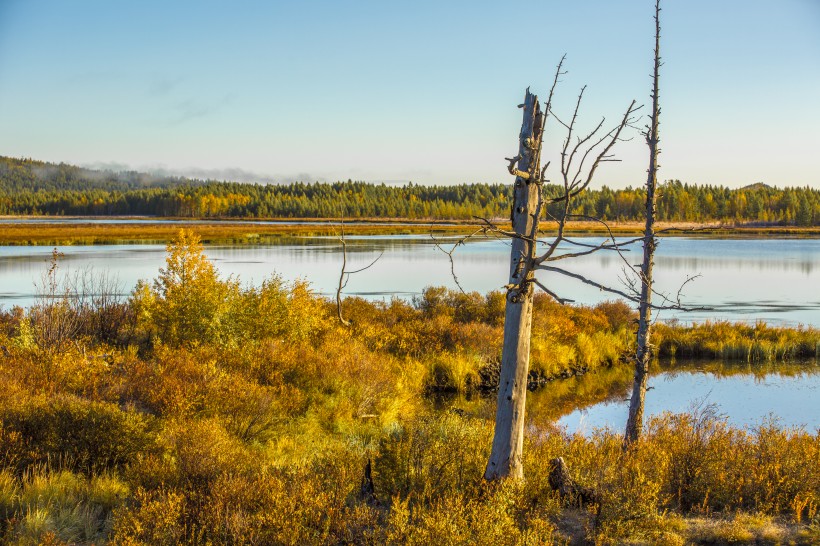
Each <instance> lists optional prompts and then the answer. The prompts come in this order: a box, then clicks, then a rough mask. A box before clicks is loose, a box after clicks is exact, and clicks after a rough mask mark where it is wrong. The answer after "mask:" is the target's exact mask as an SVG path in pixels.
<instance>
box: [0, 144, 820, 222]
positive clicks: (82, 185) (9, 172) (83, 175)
mask: <svg viewBox="0 0 820 546" xmlns="http://www.w3.org/2000/svg"><path fill="white" fill-rule="evenodd" d="M783 183H784V184H787V183H788V182H787V181H783ZM550 191H553V192H554V193H555V194H556V195H558V194H559V192H560V189H559V188H558V187H557V186H556V187H555V188H550V187H549V186H548V187H547V195H549V192H550ZM659 194H660V196H659V199H658V220H659V221H665V222H698V223H707V222H724V223H737V224H758V225H784V226H818V225H820V190H817V189H813V188H809V187H804V188H797V187H785V188H775V187H771V186H768V185H766V184H762V183H758V184H753V185H751V186H746V187H744V188H740V189H730V188H728V187H724V186H709V185H706V186H701V185H695V184H688V183H683V182H681V181H679V180H672V181H667V182H665V183H664V184H662V185H661V187H660V188H659ZM510 196H511V188H510V186H509V184H489V183H476V184H458V185H452V186H422V185H416V184H413V183H412V182H411V183H408V184H406V185H404V186H389V185H385V184H378V185H376V184H369V183H366V182H356V181H352V180H348V181H346V182H334V183H319V182H314V183H310V182H297V183H292V184H281V185H280V184H267V185H262V184H251V183H238V182H227V181H216V180H196V179H189V178H182V177H156V176H152V175H149V174H145V173H138V172H134V171H127V172H112V171H97V170H91V169H85V168H81V167H77V166H74V165H68V164H64V163H60V164H54V163H47V162H42V161H35V160H32V159H15V158H10V157H0V215H69V216H74V215H77V216H86V215H88V216H116V215H149V216H164V217H190V218H341V217H345V218H406V219H435V220H466V219H470V218H472V217H474V216H479V217H484V218H506V217H508V216H509V210H510ZM645 200H646V196H645V192H644V190H643V189H641V188H638V189H634V188H632V187H627V188H626V189H617V190H615V189H610V188H607V187H606V186H604V187H602V188H601V189H600V190H591V191H588V192H585V193H584V194H583V195H580V196H578V197H577V198H576V199H575V201H574V203H573V209H572V211H571V212H572V214H575V215H579V216H581V217H583V216H595V217H598V218H601V219H604V220H609V221H641V220H642V214H643V212H642V211H643V206H644V202H645ZM556 206H557V205H556ZM548 213H549V214H552V215H553V216H554V215H557V214H560V210H559V209H557V208H556V209H555V210H548Z"/></svg>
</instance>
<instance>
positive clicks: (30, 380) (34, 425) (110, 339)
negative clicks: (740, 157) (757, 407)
mask: <svg viewBox="0 0 820 546" xmlns="http://www.w3.org/2000/svg"><path fill="white" fill-rule="evenodd" d="M188 245H189V246H188V247H187V248H171V249H170V250H171V253H170V255H169V262H168V264H167V266H166V268H165V270H164V271H163V273H162V275H161V279H160V280H161V281H162V282H160V283H157V284H156V285H142V286H140V287H138V288H137V289H136V290H135V291H134V293H133V295H132V297H131V299H130V300H129V301H128V302H127V303H125V304H123V305H124V307H123V308H117V313H116V315H111V314H110V313H111V312H112V310H111V309H109V308H103V307H95V306H93V305H92V306H89V307H81V308H74V307H70V306H69V307H68V308H67V309H66V312H67V313H74V314H75V316H74V318H75V319H76V321H74V322H73V323H72V324H76V326H77V327H76V328H75V329H73V330H71V331H61V332H55V331H54V330H53V329H49V326H50V325H48V324H44V323H43V322H44V321H48V320H51V319H50V317H52V318H53V317H54V316H55V315H54V314H53V313H46V312H42V311H43V310H42V309H39V310H38V309H30V310H22V309H19V310H16V311H14V312H9V313H2V314H0V345H2V346H3V347H4V350H3V353H2V356H1V357H0V542H2V543H4V544H19V545H25V544H53V545H57V544H59V545H65V544H103V543H114V544H128V545H137V544H482V543H492V544H568V543H574V544H581V543H597V544H686V543H696V544H697V543H704V544H705V543H712V544H714V543H718V544H719V543H727V544H729V543H733V544H737V543H744V541H745V542H746V543H766V541H775V542H776V541H778V540H779V541H781V542H783V543H788V542H789V541H791V542H793V543H795V544H801V543H802V544H810V543H812V541H815V542H816V541H817V540H818V529H820V519H819V518H818V508H817V507H818V504H820V436H818V433H817V431H806V430H802V429H788V428H781V427H778V426H776V425H774V424H772V423H761V424H760V425H759V426H758V427H755V428H752V429H738V428H734V427H732V426H730V425H729V424H728V423H727V422H726V421H725V420H722V419H721V418H719V417H717V416H716V415H715V413H714V412H710V411H700V412H694V413H683V414H674V415H672V414H665V415H661V416H658V417H655V418H652V419H650V420H649V422H648V423H647V426H646V433H645V434H644V435H643V437H642V439H641V440H640V441H639V442H638V444H637V445H636V446H635V447H634V449H630V450H626V451H624V450H623V449H622V438H621V437H620V435H618V434H615V433H612V432H607V431H597V432H595V433H594V434H592V435H590V436H583V435H578V434H576V435H568V434H566V433H565V432H564V431H562V430H560V429H558V428H556V427H555V425H554V424H553V419H554V418H555V412H556V411H562V409H564V408H568V407H570V406H573V405H577V404H583V403H586V402H587V401H589V402H591V401H595V400H598V399H600V398H601V397H605V396H607V395H608V394H609V393H610V392H611V389H612V388H613V387H612V385H613V384H620V383H621V382H623V381H626V382H628V381H629V377H630V375H631V373H630V370H629V367H628V366H625V365H623V363H621V360H620V359H621V356H622V355H623V354H628V352H629V351H630V339H631V336H632V327H633V326H632V325H633V318H634V315H633V313H632V312H631V311H630V310H629V308H628V307H627V306H625V305H624V304H618V303H606V304H602V305H599V306H596V307H592V308H590V307H571V306H560V305H558V304H555V303H554V302H551V301H550V300H549V299H547V298H546V297H543V296H539V297H538V298H537V299H536V302H535V305H534V314H535V316H536V318H537V321H536V323H537V327H536V328H535V329H534V331H533V346H532V347H533V348H532V360H533V368H534V377H535V378H550V379H552V380H551V381H549V389H548V390H549V391H550V392H551V398H550V399H548V400H547V399H545V398H542V400H541V401H540V402H536V403H535V404H534V405H531V411H530V413H529V419H528V425H527V427H528V428H527V436H526V439H525V450H524V467H525V472H526V476H527V479H526V480H525V481H523V482H505V483H486V482H484V480H483V479H482V477H481V476H482V474H483V470H484V465H485V464H486V460H487V457H488V453H489V449H490V443H491V438H492V415H488V413H490V411H491V410H488V409H487V408H488V407H489V406H488V405H487V404H479V403H474V400H475V398H476V397H477V392H476V390H477V385H478V384H480V383H482V382H485V381H487V377H489V376H491V375H492V370H493V368H494V364H495V363H497V360H498V356H499V354H500V339H501V332H502V324H501V319H502V316H503V315H502V310H503V304H504V298H503V296H502V295H501V294H498V293H490V294H487V295H480V294H475V293H474V294H462V293H460V292H453V291H447V290H445V289H442V288H431V289H428V290H426V291H425V292H424V294H423V295H422V296H420V297H419V298H417V300H416V301H414V302H409V303H408V302H403V301H399V300H394V301H391V302H389V303H372V302H367V301H364V300H361V299H356V298H350V299H348V300H346V302H345V313H346V316H347V318H348V319H350V320H352V321H353V324H354V327H353V328H346V327H343V326H342V325H341V324H340V323H339V322H338V321H337V320H335V319H334V305H333V304H332V303H331V302H329V301H327V300H324V299H322V298H320V297H317V296H315V295H313V294H311V292H310V291H309V289H308V287H307V286H306V285H305V284H304V283H294V284H288V283H284V282H282V281H281V280H279V279H276V278H272V279H269V280H268V282H267V283H266V284H265V285H264V286H263V287H261V288H242V287H241V286H239V285H238V284H235V283H234V281H232V280H228V281H223V280H219V279H218V277H217V276H216V274H215V271H214V270H213V268H211V267H208V264H207V263H205V260H204V257H203V256H202V255H201V252H199V253H198V252H197V248H196V243H195V241H189V242H188ZM182 262H184V263H182ZM183 266H184V267H183ZM183 270H184V271H185V272H186V274H187V276H185V277H184V278H182V277H180V276H179V275H178V273H180V272H181V271H183ZM191 272H194V273H191ZM182 282H184V283H185V289H184V290H182V289H180V286H181V283H182ZM109 316H116V317H118V318H117V320H116V321H115V324H114V326H115V327H113V328H111V326H112V325H111V324H107V321H106V320H101V318H102V317H109ZM51 326H53V325H51ZM669 328H670V329H669V331H663V334H664V335H666V336H667V338H668V339H673V338H672V336H673V335H677V336H678V337H675V338H674V339H678V340H680V341H679V343H680V344H679V345H678V347H684V346H685V345H684V342H686V343H689V342H691V343H695V342H697V343H700V344H704V345H705V344H706V342H707V341H708V336H709V335H717V334H718V333H720V335H726V336H729V335H734V333H737V335H738V338H739V339H742V338H744V336H747V335H749V332H750V330H748V328H749V327H747V326H743V325H735V326H732V325H723V324H721V325H719V327H718V326H714V325H713V326H710V327H709V328H706V329H702V330H694V331H693V332H694V333H693V332H689V331H682V332H678V333H676V331H675V329H674V327H669ZM751 328H752V330H751V331H752V332H757V334H756V335H758V339H765V340H777V339H781V338H782V339H784V340H786V341H784V342H783V343H784V344H785V343H787V342H788V340H792V339H798V340H801V339H804V338H806V339H808V338H811V336H812V335H816V332H814V331H809V330H806V329H803V330H801V331H799V332H797V333H792V334H788V335H787V332H785V331H783V330H782V329H770V328H768V327H763V326H762V325H760V326H756V327H751ZM44 332H50V333H49V335H48V336H46V335H44ZM55 336H56V337H55ZM60 336H64V337H67V339H60ZM778 336H780V337H778ZM686 340H690V341H686ZM691 340H695V341H691ZM772 343H774V341H772ZM693 346H694V345H693ZM678 354H679V355H680V354H681V352H679V353H678ZM725 354H726V355H728V356H732V355H734V354H736V353H735V352H731V351H730V352H726V353H725ZM737 354H741V353H737ZM768 354H771V355H775V356H777V355H780V356H781V357H782V356H783V355H787V356H788V357H789V358H791V356H790V355H792V354H793V352H788V351H785V352H783V351H781V352H778V351H772V352H770V353H768ZM770 365H771V364H763V363H755V364H748V363H747V364H744V366H745V367H747V368H748V367H752V366H755V367H761V368H762V367H764V366H770ZM710 366H714V367H715V368H716V369H718V368H720V367H721V366H724V367H725V368H722V369H725V371H724V372H723V373H731V370H733V369H737V368H740V366H734V367H733V366H729V365H725V364H712V365H710ZM789 366H790V365H786V369H791V368H789ZM588 372H593V373H589V377H588V378H587V379H590V380H592V381H582V380H581V379H579V378H578V374H582V373H588ZM488 374H489V376H488ZM564 376H571V377H573V378H572V379H569V380H562V379H556V378H561V377H564ZM443 390H446V391H450V392H456V393H458V394H457V395H458V396H460V397H461V398H459V399H458V401H457V402H455V403H454V404H452V406H453V408H452V410H446V411H443V410H442V409H441V408H438V409H436V408H434V407H433V408H431V406H433V404H431V403H430V396H429V393H430V392H438V391H443ZM471 397H472V399H471ZM559 456H560V457H563V458H564V459H565V460H566V461H567V463H568V465H569V468H570V471H571V473H572V475H573V478H574V479H575V480H577V481H578V482H579V483H580V484H582V485H584V486H587V487H591V488H593V489H594V490H595V491H596V492H597V494H598V499H597V501H596V502H594V503H593V504H591V505H585V506H580V507H579V506H578V505H577V503H574V502H571V501H568V500H564V499H561V498H559V497H558V495H557V494H556V493H555V492H554V491H553V490H552V488H551V487H550V485H549V480H548V476H549V473H550V470H551V463H550V461H551V460H552V459H553V458H555V457H559ZM368 463H369V465H370V468H371V469H372V480H373V485H374V494H373V495H370V494H363V493H362V487H361V485H362V482H363V478H364V475H365V472H364V469H365V467H366V465H368Z"/></svg>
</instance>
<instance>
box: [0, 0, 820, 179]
mask: <svg viewBox="0 0 820 546" xmlns="http://www.w3.org/2000/svg"><path fill="white" fill-rule="evenodd" d="M663 8H664V11H663V12H662V24H663V36H662V56H663V58H664V61H665V63H666V64H665V65H664V66H663V68H662V81H661V101H662V107H663V112H662V125H661V138H662V150H663V153H662V156H661V176H662V178H664V179H669V178H678V179H681V180H684V181H687V182H693V183H709V184H725V185H729V186H732V187H736V186H741V185H745V184H750V183H753V182H758V181H763V182H766V183H769V184H774V185H779V186H783V185H811V186H814V187H820V176H818V170H820V169H819V168H818V162H817V160H816V157H817V156H818V155H820V136H818V128H820V104H819V101H820V0H780V1H773V0H768V1H765V2H764V1H762V0H686V1H683V0H665V1H664V4H663ZM651 15H652V0H623V1H612V0H578V1H566V0H562V1H556V0H541V1H538V2H531V3H526V2H522V3H515V4H514V3H510V2H500V1H498V2H488V1H481V0H469V1H444V0H439V1H426V0H413V1H391V2H385V1H379V2H371V1H366V2H365V1H362V2H343V1H322V0H303V1H291V2H283V1H271V2H261V1H257V2H252V1H238V2H225V1H202V0H200V1H196V2H194V1H167V0H165V1H161V2H160V1H154V0H142V1H139V2H115V1H110V0H105V1H102V0H101V1H87V0H73V1H70V2H67V1H57V0H51V1H46V0H42V1H41V0H0V155H10V156H17V157H19V156H25V157H34V158H37V159H43V160H48V161H65V162H70V163H77V164H83V165H92V166H95V165H96V166H108V167H111V168H115V169H120V168H125V167H128V168H136V169H139V170H155V171H156V170H165V171H170V172H174V173H180V174H188V175H198V176H212V177H217V178H226V177H227V178H231V179H245V180H277V181H285V180H292V179H304V180H317V179H318V180H338V179H347V178H353V179H360V180H369V181H379V180H398V181H407V180H412V181H414V182H419V183H438V184H448V183H462V182H509V181H510V180H509V178H510V177H509V175H507V173H506V169H505V163H504V161H503V157H504V156H505V155H506V156H509V155H512V154H514V152H515V151H516V147H517V143H516V139H517V135H518V128H519V124H520V111H519V110H517V109H516V105H517V104H518V103H519V102H521V98H522V96H523V91H524V88H525V87H527V86H528V85H529V86H532V88H533V90H534V91H535V92H538V93H541V94H542V95H544V94H545V93H546V91H547V89H548V85H549V82H550V80H551V77H552V71H553V69H554V66H555V64H556V63H557V61H558V60H559V59H560V57H561V55H562V54H564V53H566V54H567V65H566V66H567V68H568V69H569V74H567V76H566V77H565V78H564V81H563V84H562V85H561V87H560V88H559V100H558V104H557V106H558V109H559V111H561V110H563V111H566V108H567V107H569V106H570V104H571V102H572V101H573V100H574V98H575V96H576V95H577V92H578V89H579V88H580V86H581V85H583V84H585V83H586V84H588V91H587V95H588V100H587V101H586V103H585V105H584V110H585V112H587V113H588V114H589V115H588V116H587V117H586V121H587V122H591V121H593V120H595V119H597V118H596V116H599V115H606V116H607V119H608V120H612V121H614V120H616V119H617V118H618V117H619V115H620V114H621V112H622V111H623V110H624V109H625V108H626V106H627V105H628V104H629V102H630V101H631V100H632V99H633V98H634V99H636V100H637V101H638V102H639V103H643V104H646V105H647V107H645V109H644V110H646V109H647V108H648V104H649V96H648V95H649V85H650V81H649V73H650V70H651V61H652V50H651V46H652V39H653V36H652V32H653V26H652V18H651ZM548 129H551V130H552V132H551V133H550V134H551V135H552V136H551V137H550V138H551V140H550V141H549V142H548V143H547V144H546V146H547V148H546V149H545V156H546V157H548V158H549V157H554V156H555V155H556V153H557V149H558V144H559V142H560V133H559V132H558V129H559V126H558V125H557V124H554V123H553V124H552V125H550V126H548ZM618 155H619V156H620V157H621V158H622V159H623V161H622V162H621V163H617V164H607V165H605V169H604V170H603V171H602V172H601V173H600V175H599V178H598V185H600V184H604V183H605V184H608V185H610V186H615V187H623V186H626V185H633V186H635V185H639V184H641V183H642V182H643V179H644V177H645V170H646V163H647V161H646V151H645V144H643V142H642V140H641V139H640V138H636V139H635V140H634V141H632V142H629V143H626V144H624V145H623V146H622V147H621V148H620V150H618ZM554 174H555V173H554V172H553V175H554Z"/></svg>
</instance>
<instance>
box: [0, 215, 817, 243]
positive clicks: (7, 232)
mask: <svg viewBox="0 0 820 546" xmlns="http://www.w3.org/2000/svg"><path fill="white" fill-rule="evenodd" d="M32 218H36V217H32ZM186 220H187V219H186ZM299 220H300V219H282V220H281V221H282V222H283V223H282V224H276V225H260V224H254V223H252V220H249V221H248V222H247V223H244V224H243V223H241V222H242V220H241V219H231V220H230V221H229V222H228V221H220V220H199V221H196V220H194V221H192V222H191V223H185V224H184V225H180V224H156V223H150V221H146V222H145V223H138V224H95V223H76V224H74V223H72V224H54V223H46V222H44V223H37V222H31V223H25V224H21V223H8V222H3V218H2V217H0V244H6V245H81V244H82V245H93V244H123V243H149V242H150V243H165V242H168V241H171V240H173V239H174V238H175V237H176V235H177V234H178V232H179V229H180V227H186V228H188V229H193V230H195V231H196V232H197V233H198V234H199V235H200V237H201V238H202V240H203V241H204V242H208V243H231V244H254V243H257V244H258V243H263V242H266V241H268V240H270V239H275V238H280V237H286V236H302V237H304V236H338V235H339V225H340V220H339V219H311V218H307V219H304V220H305V221H309V222H318V223H319V225H300V224H296V223H288V222H298V221H299ZM395 222H400V223H402V224H406V225H389V224H390V223H395ZM498 226H499V227H501V228H502V229H509V227H510V226H509V222H508V221H505V220H499V221H498ZM475 227H476V224H475V222H458V221H454V222H442V221H439V220H435V221H425V220H407V219H401V218H396V219H384V218H374V219H365V220H361V219H357V220H356V223H355V224H351V223H347V224H345V232H346V233H347V234H349V235H411V234H429V233H430V231H431V229H433V230H434V231H435V232H436V233H441V234H467V233H471V232H472V231H474V230H475ZM643 227H644V226H643V224H641V223H639V222H612V223H611V224H610V229H611V231H612V233H614V234H616V235H635V234H640V233H642V230H643ZM666 228H672V229H675V230H680V231H672V232H670V233H669V234H670V235H676V234H677V235H680V234H683V235H690V236H691V235H703V236H710V235H720V236H727V235H729V236H731V235H794V236H812V235H817V234H818V233H820V227H808V228H799V227H744V226H731V225H723V224H708V225H699V224H692V223H663V224H659V225H658V229H666ZM555 230H556V224H555V222H550V221H544V222H542V223H541V231H542V232H543V233H544V236H545V237H549V236H550V235H551V234H553V233H554V232H555ZM693 230H694V231H693ZM567 233H570V234H576V235H578V234H589V235H605V234H606V233H607V230H606V229H605V228H604V227H603V225H602V224H600V223H597V222H569V223H568V224H567Z"/></svg>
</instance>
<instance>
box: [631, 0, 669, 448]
mask: <svg viewBox="0 0 820 546" xmlns="http://www.w3.org/2000/svg"><path fill="white" fill-rule="evenodd" d="M660 37H661V26H660V0H656V1H655V69H654V72H653V75H652V119H651V125H650V127H649V129H648V131H647V132H646V143H647V145H648V146H649V170H648V171H647V172H648V175H647V178H646V226H645V228H644V241H643V262H642V263H641V301H640V306H639V309H638V334H637V345H638V347H637V351H636V354H635V382H634V384H633V386H632V398H631V400H630V402H629V417H628V418H627V421H626V434H625V435H624V442H625V444H626V445H629V444H631V443H632V442H635V441H636V440H637V439H638V438H639V437H640V435H641V432H642V430H643V411H644V401H645V398H646V381H647V378H648V375H649V363H650V362H651V360H652V351H651V348H650V333H651V326H652V267H653V266H654V259H655V247H656V245H657V240H656V239H655V214H656V194H655V190H656V188H657V185H658V153H659V150H658V142H659V138H658V125H659V120H658V118H659V116H660V108H659V106H658V71H659V69H660Z"/></svg>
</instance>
